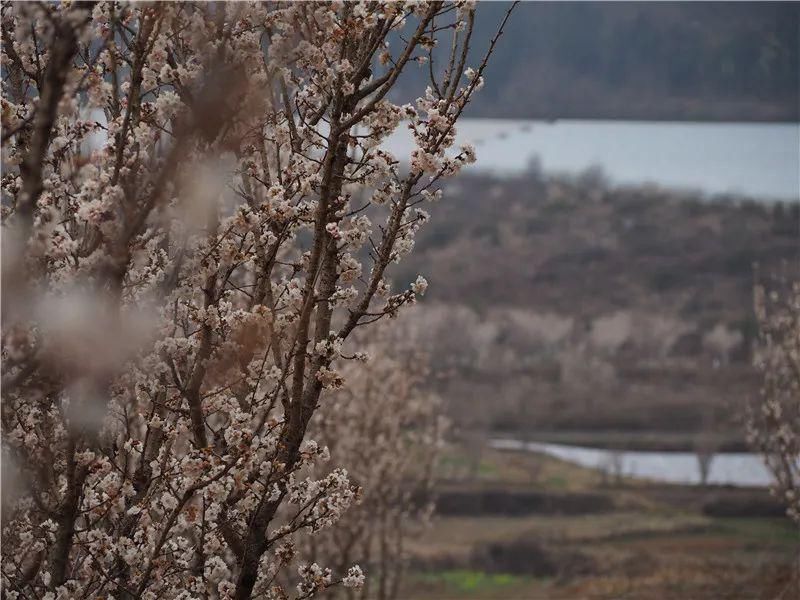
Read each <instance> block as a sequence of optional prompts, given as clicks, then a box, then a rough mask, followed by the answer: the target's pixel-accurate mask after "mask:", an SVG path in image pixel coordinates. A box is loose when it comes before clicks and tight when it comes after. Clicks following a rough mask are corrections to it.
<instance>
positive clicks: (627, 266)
mask: <svg viewBox="0 0 800 600" xmlns="http://www.w3.org/2000/svg"><path fill="white" fill-rule="evenodd" d="M445 195H446V199H445V200H443V201H442V203H441V204H439V205H437V206H436V207H435V209H436V210H435V215H434V218H433V219H432V221H431V223H430V224H429V225H426V227H425V229H423V231H421V232H420V234H419V236H418V240H417V246H416V250H415V252H414V254H413V255H412V256H411V257H409V259H408V262H404V263H401V264H400V265H399V268H398V269H397V272H396V276H397V279H398V280H399V281H402V282H408V281H413V280H414V278H415V277H416V275H417V273H422V274H424V275H425V276H426V277H427V278H428V280H429V282H430V287H429V289H428V293H427V294H426V297H425V299H424V301H423V302H421V304H420V307H419V309H418V310H419V312H418V314H417V315H416V317H415V320H414V322H415V323H416V327H418V328H419V335H421V336H422V338H423V339H424V340H426V341H425V342H424V346H425V348H426V350H427V351H428V352H429V353H430V354H431V357H432V362H433V365H432V366H433V368H434V372H435V373H436V374H437V376H438V377H440V380H441V381H442V383H441V386H440V389H439V391H440V392H441V393H442V394H443V396H444V397H445V398H446V399H447V400H448V402H450V403H451V404H450V406H451V407H452V415H453V418H455V419H456V421H457V422H458V423H460V424H462V425H481V426H485V427H490V428H495V429H510V428H523V429H531V428H538V429H542V428H545V429H547V428H550V429H553V428H555V429H579V430H581V429H582V430H586V429H595V430H596V429H601V430H619V429H624V430H629V431H634V430H637V431H642V430H647V431H650V430H658V431H673V432H674V431H684V432H694V431H702V430H703V429H704V428H705V427H707V426H708V424H711V423H713V424H715V425H714V426H715V427H717V428H719V429H721V430H722V431H723V432H732V433H734V434H735V435H741V434H742V431H743V430H742V429H741V424H740V423H738V421H737V420H738V419H740V418H741V417H742V415H743V413H744V407H745V405H746V403H747V401H748V400H750V399H752V398H754V397H755V396H756V394H757V393H758V389H759V384H758V378H757V376H756V374H755V373H754V370H753V368H752V367H751V349H752V343H753V341H754V335H755V322H754V318H753V315H752V308H751V307H752V289H753V283H754V274H755V273H754V265H755V264H758V265H759V270H760V272H761V273H762V274H763V276H767V275H769V274H771V273H775V272H784V273H787V272H788V274H790V275H792V276H794V277H796V276H798V275H799V274H800V205H798V204H792V205H784V204H775V205H766V204H759V203H756V202H753V201H743V200H741V199H739V200H737V199H734V198H717V199H716V200H713V199H712V200H710V201H700V200H699V199H697V198H696V197H695V196H692V195H690V194H688V193H680V194H679V193H676V192H671V191H666V190H659V189H656V188H652V187H637V188H614V187H610V186H608V185H607V184H606V183H605V182H604V180H603V178H602V176H600V175H599V174H597V173H591V172H590V173H586V174H584V175H583V176H580V177H577V178H574V179H568V178H562V177H552V176H542V175H540V174H537V173H529V174H527V175H525V176H523V177H519V178H515V179H502V180H500V179H493V178H490V177H478V176H462V177H460V178H459V179H458V180H457V181H455V182H453V183H452V184H450V187H449V193H448V192H446V194H445Z"/></svg>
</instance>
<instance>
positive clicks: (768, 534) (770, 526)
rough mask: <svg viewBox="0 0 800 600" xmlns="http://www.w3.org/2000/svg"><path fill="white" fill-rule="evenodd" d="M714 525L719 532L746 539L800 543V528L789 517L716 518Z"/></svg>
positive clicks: (778, 542)
mask: <svg viewBox="0 0 800 600" xmlns="http://www.w3.org/2000/svg"><path fill="white" fill-rule="evenodd" d="M712 527H713V529H714V530H715V531H717V532H719V533H722V534H725V535H730V536H732V537H736V538H741V539H745V540H753V541H758V542H773V543H776V544H795V545H800V529H798V527H797V525H795V524H793V523H792V522H791V521H790V520H789V519H780V518H774V519H767V518H724V519H714V522H713V526H712Z"/></svg>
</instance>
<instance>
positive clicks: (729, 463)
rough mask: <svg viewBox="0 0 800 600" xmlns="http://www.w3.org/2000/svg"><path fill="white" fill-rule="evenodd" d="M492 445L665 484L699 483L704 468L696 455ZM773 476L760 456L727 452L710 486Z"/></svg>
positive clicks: (761, 481) (765, 481) (508, 442)
mask: <svg viewBox="0 0 800 600" xmlns="http://www.w3.org/2000/svg"><path fill="white" fill-rule="evenodd" d="M489 446H491V447H492V448H495V449H497V450H517V451H525V452H539V453H542V454H546V455H548V456H552V457H554V458H558V459H561V460H564V461H567V462H570V463H573V464H576V465H580V466H582V467H588V468H591V469H598V470H601V471H605V472H606V473H610V474H612V475H614V474H617V473H618V474H620V475H622V476H623V477H633V478H637V479H648V480H651V481H659V482H664V483H680V484H699V483H700V482H701V479H700V466H699V464H698V460H697V455H696V454H695V453H693V452H641V451H627V450H626V451H615V450H604V449H598V448H586V447H583V446H569V445H565V444H550V443H540V442H523V441H521V440H515V439H507V438H498V439H493V440H490V442H489ZM771 482H772V476H771V474H770V472H769V471H768V470H767V467H766V466H765V465H764V463H763V462H762V461H761V457H760V456H758V455H757V454H752V453H749V452H725V453H718V454H715V455H714V457H713V458H712V459H711V465H710V469H709V474H708V480H707V483H709V484H714V485H733V486H743V487H766V486H768V485H770V483H771Z"/></svg>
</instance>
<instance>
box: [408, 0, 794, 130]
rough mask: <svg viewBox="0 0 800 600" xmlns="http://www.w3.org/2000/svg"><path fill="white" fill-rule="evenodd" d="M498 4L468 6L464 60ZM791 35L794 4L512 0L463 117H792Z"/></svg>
mask: <svg viewBox="0 0 800 600" xmlns="http://www.w3.org/2000/svg"><path fill="white" fill-rule="evenodd" d="M508 5H509V3H508V2H479V3H478V10H477V17H476V31H475V33H474V36H473V40H474V43H473V45H472V60H471V61H470V64H471V65H473V66H477V63H478V61H479V57H480V56H482V54H483V52H484V51H485V49H486V46H487V45H488V40H489V39H490V38H491V37H492V35H493V34H494V32H495V30H496V28H497V26H498V24H499V23H500V21H501V20H502V18H503V15H504V13H505V11H506V10H507V8H508ZM799 32H800V3H795V2H620V3H616V2H614V3H612V2H522V3H521V4H520V5H518V6H517V8H516V9H515V12H514V14H513V16H512V18H511V20H510V21H509V23H508V25H507V27H506V32H505V34H504V36H503V38H502V39H501V41H500V43H499V44H498V46H497V48H496V51H495V54H494V56H493V57H492V60H491V62H490V65H489V67H488V69H487V73H486V79H487V85H486V88H485V89H484V90H483V91H482V92H481V93H480V94H478V95H476V97H475V99H474V101H473V104H472V105H471V106H470V107H469V109H468V111H467V116H471V117H495V118H500V117H503V118H531V119H558V118H560V119H565V118H591V119H641V120H689V121H691V120H698V121H798V120H800V96H798V94H799V93H800V92H799V90H800V60H798V54H799V53H800V42H799V40H798V37H799V35H800V33H799ZM445 46H446V47H445ZM448 49H449V43H444V42H443V47H442V48H439V49H437V51H438V52H442V53H446V52H447V51H448ZM434 56H435V60H434V64H435V65H443V63H444V56H443V55H439V56H438V57H437V55H436V54H435V55H434ZM409 71H410V72H409V74H408V77H406V79H405V82H404V83H405V85H404V86H401V88H400V89H398V90H397V93H398V96H397V98H398V99H399V98H403V97H407V94H408V93H412V92H418V91H419V89H421V87H422V86H424V85H425V81H426V79H425V78H426V77H427V74H428V66H427V65H425V66H424V67H420V68H413V66H412V68H411V69H409ZM408 86H413V90H412V89H409V87H408Z"/></svg>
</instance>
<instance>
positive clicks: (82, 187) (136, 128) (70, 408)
mask: <svg viewBox="0 0 800 600" xmlns="http://www.w3.org/2000/svg"><path fill="white" fill-rule="evenodd" d="M473 23H474V7H473V6H472V5H471V4H470V3H468V2H454V3H443V2H436V1H434V2H387V3H376V2H352V3H351V2H347V3H344V2H330V3H328V2H323V3H317V2H297V3H272V2H235V3H234V2H231V3H190V2H187V3H167V2H161V3H132V4H127V3H120V2H97V3H95V2H60V3H44V2H42V3H14V4H10V3H6V4H3V6H2V34H3V41H2V60H3V84H2V85H3V89H2V91H3V98H2V124H3V166H4V175H3V178H2V210H3V222H4V231H3V288H4V292H5V294H4V302H3V330H2V335H3V338H2V342H3V345H2V352H3V363H4V373H3V392H4V398H3V404H2V432H3V449H4V465H3V466H4V478H5V479H4V484H5V485H4V488H5V489H13V490H15V492H16V493H15V494H7V495H6V496H5V497H4V500H3V503H4V504H3V542H4V553H5V556H4V561H3V566H2V581H3V587H4V594H5V596H7V597H8V598H15V597H16V598H34V597H35V598H43V599H47V600H49V599H53V598H112V597H113V598H149V599H155V598H251V597H259V598H284V597H289V596H292V597H297V598H306V597H309V596H312V595H314V594H315V593H317V592H319V591H320V590H322V589H325V588H327V587H329V586H332V585H335V584H337V583H341V584H344V585H345V586H359V585H361V584H362V582H363V579H364V576H363V573H362V570H361V569H360V568H359V567H358V566H350V567H347V570H345V569H344V568H342V569H340V570H338V571H336V572H332V571H331V570H329V568H328V567H326V566H324V565H323V566H320V565H318V564H316V563H312V564H305V563H304V564H301V565H299V568H298V565H292V564H291V563H292V561H293V557H294V556H295V555H296V552H295V547H296V542H297V539H298V536H302V535H314V533H315V532H317V531H319V530H321V529H323V528H326V527H328V526H330V525H331V524H332V523H334V522H335V521H337V519H339V517H340V516H341V515H342V513H343V512H344V511H345V510H346V509H347V508H348V506H349V505H350V504H352V503H353V502H354V501H355V500H357V499H358V497H359V496H360V494H361V492H360V490H359V488H358V486H357V485H356V484H355V483H354V482H353V481H351V478H350V477H349V475H348V473H347V471H346V470H345V469H342V468H336V466H335V465H333V466H332V467H331V468H326V469H324V470H320V469H319V467H316V470H315V471H314V470H312V467H313V465H316V464H318V463H319V462H320V461H325V460H326V459H327V457H328V450H327V449H326V448H325V447H324V446H323V445H321V444H317V443H316V442H313V441H311V440H309V439H306V437H307V436H306V431H307V429H308V427H309V424H310V422H311V419H312V416H313V415H314V413H315V411H317V409H318V408H319V409H320V410H321V411H324V410H325V397H326V393H323V392H324V391H325V390H329V389H336V388H341V387H342V386H344V385H346V381H345V377H344V375H343V373H342V371H341V370H340V367H339V366H338V365H340V364H341V363H342V362H343V361H347V360H351V359H363V358H365V356H364V355H363V353H362V352H361V351H360V350H359V349H358V348H349V349H348V347H347V346H346V342H347V340H348V338H349V337H350V336H351V334H352V333H353V332H354V331H356V330H358V329H359V328H361V327H362V326H364V325H367V324H369V323H371V322H373V321H376V320H378V319H380V318H381V317H384V316H387V315H390V316H391V315H394V314H395V313H396V312H397V311H398V310H399V309H400V308H401V307H403V306H404V305H406V304H409V303H412V302H414V301H415V299H416V298H417V297H418V296H419V295H421V294H422V293H424V292H425V289H426V287H427V282H426V281H425V280H424V279H423V278H422V277H419V278H418V279H417V280H416V281H415V282H413V283H411V284H410V287H408V288H405V289H404V288H403V285H408V284H409V282H399V283H400V285H399V287H396V288H394V289H393V286H392V284H391V282H390V281H389V279H388V277H387V267H389V266H390V265H391V264H392V263H394V262H398V261H400V260H402V258H403V257H404V256H405V255H406V254H407V253H409V252H410V251H411V250H412V249H413V247H414V236H415V234H416V233H417V231H418V230H419V229H420V227H421V226H422V225H423V224H424V223H425V222H426V220H427V219H428V213H427V212H426V211H425V210H423V209H422V205H423V204H427V203H430V202H433V201H436V200H438V199H439V198H440V196H441V192H440V191H439V189H438V187H437V183H438V182H439V180H440V178H442V177H448V176H452V175H454V174H455V173H457V172H458V171H459V169H460V168H461V167H462V166H463V165H465V164H467V163H469V162H472V161H474V160H475V153H474V150H473V149H472V148H471V147H469V146H467V147H463V148H454V147H453V145H454V139H455V124H456V121H457V119H458V118H459V116H460V115H461V113H462V111H463V110H464V108H465V106H466V105H467V103H468V101H469V99H470V96H471V95H472V94H473V93H474V92H475V91H476V90H477V89H479V88H480V86H481V85H482V83H483V79H482V73H483V70H484V67H485V65H486V60H484V61H483V62H482V63H481V64H477V65H472V66H471V67H470V66H469V65H467V64H466V60H467V56H468V53H467V50H468V47H469V44H470V39H471V34H472V29H473ZM498 36H499V33H498ZM438 40H444V44H443V48H442V49H443V50H446V51H445V52H444V53H443V54H438V53H434V52H433V49H434V47H435V46H436V44H437V41H438ZM496 41H497V37H495V38H494V39H493V40H492V41H491V44H490V46H489V48H490V50H489V53H491V48H493V47H494V44H495V42H496ZM436 56H445V57H449V58H445V59H444V62H443V64H439V62H441V61H438V60H437V61H435V60H432V59H434V58H435V57H436ZM487 58H488V55H487ZM434 62H435V63H436V64H434ZM423 65H424V66H423ZM406 68H425V69H428V70H429V72H430V80H431V81H430V85H429V87H428V88H427V89H426V90H425V91H424V93H422V95H421V96H420V97H419V98H417V99H416V100H414V101H413V102H412V103H409V104H402V105H401V104H395V103H392V102H390V101H389V100H388V94H389V91H390V90H391V89H392V87H393V86H394V85H395V83H396V81H397V79H398V77H399V75H400V73H401V71H403V69H406ZM399 126H407V127H408V128H409V129H410V131H411V134H412V135H413V137H414V140H415V142H416V149H415V150H414V151H413V153H412V154H411V155H410V156H408V157H395V156H392V155H390V154H389V153H388V152H386V151H384V150H382V149H381V140H383V139H384V138H385V137H386V136H387V135H389V134H390V133H391V132H392V131H394V130H395V129H396V128H397V127H399ZM401 159H403V160H404V161H407V162H408V163H409V167H408V168H406V167H404V166H401V165H402V164H403V161H401ZM385 450H386V451H389V449H385ZM379 451H384V449H380V450H379ZM315 473H316V474H315ZM10 482H13V483H10ZM289 571H291V572H292V573H294V575H293V576H292V577H289V578H288V579H287V575H286V573H287V572H289ZM292 579H293V581H292V585H291V586H287V585H283V584H281V583H280V582H283V581H287V580H290V581H291V580H292Z"/></svg>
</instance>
